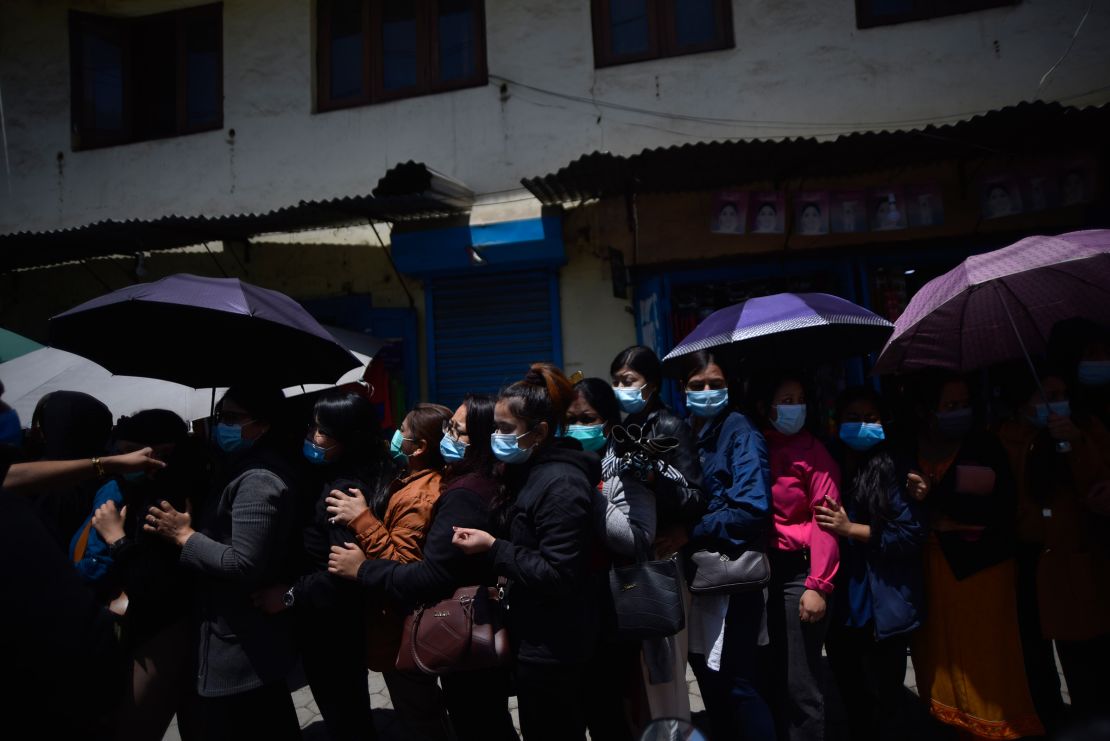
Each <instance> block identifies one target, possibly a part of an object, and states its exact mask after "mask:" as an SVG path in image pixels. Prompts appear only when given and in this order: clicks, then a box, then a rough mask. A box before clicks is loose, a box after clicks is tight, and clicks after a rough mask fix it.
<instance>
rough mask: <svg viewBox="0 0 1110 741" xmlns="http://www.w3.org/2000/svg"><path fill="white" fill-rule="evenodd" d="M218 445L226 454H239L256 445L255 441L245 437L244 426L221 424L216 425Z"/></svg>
mask: <svg viewBox="0 0 1110 741" xmlns="http://www.w3.org/2000/svg"><path fill="white" fill-rule="evenodd" d="M216 445H218V446H220V450H222V451H224V452H225V453H237V452H239V451H240V450H246V449H247V448H249V447H250V446H252V445H254V440H247V439H245V438H244V437H243V425H229V424H225V423H223V422H220V423H219V424H218V425H216Z"/></svg>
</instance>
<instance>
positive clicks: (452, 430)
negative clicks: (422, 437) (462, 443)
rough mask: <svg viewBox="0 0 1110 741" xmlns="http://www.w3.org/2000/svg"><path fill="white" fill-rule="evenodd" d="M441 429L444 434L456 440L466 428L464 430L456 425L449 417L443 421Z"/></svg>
mask: <svg viewBox="0 0 1110 741" xmlns="http://www.w3.org/2000/svg"><path fill="white" fill-rule="evenodd" d="M442 430H443V434H444V435H446V436H447V437H450V438H452V439H454V440H458V439H459V438H460V437H462V436H463V435H465V434H466V430H464V429H463V428H462V427H460V426H459V425H458V423H457V422H455V421H454V420H451V419H449V420H447V421H446V422H444V423H443V428H442Z"/></svg>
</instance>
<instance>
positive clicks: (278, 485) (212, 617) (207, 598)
mask: <svg viewBox="0 0 1110 741" xmlns="http://www.w3.org/2000/svg"><path fill="white" fill-rule="evenodd" d="M293 496H294V493H293V492H292V491H291V490H290V488H289V486H288V485H287V484H286V482H285V481H284V480H282V479H281V477H279V476H278V475H277V474H275V473H273V472H272V471H269V470H267V469H264V468H251V469H248V470H246V471H244V472H242V473H241V474H239V475H238V476H237V477H236V478H234V479H233V480H232V481H231V482H230V483H229V484H228V485H227V486H226V487H225V488H224V490H223V491H222V492H221V493H220V497H219V501H218V502H217V503H216V507H215V510H214V511H213V512H212V513H211V518H210V519H209V520H208V522H207V523H206V526H205V527H204V528H203V530H202V531H200V532H197V533H196V534H194V535H192V536H191V537H190V538H189V540H188V541H186V542H185V547H184V548H182V549H181V563H182V564H183V565H184V566H186V567H187V568H189V569H191V570H193V571H194V572H196V573H197V574H199V577H200V578H199V579H198V580H197V600H198V603H199V609H200V636H199V645H198V653H199V665H198V669H197V692H198V693H199V694H200V695H201V696H202V697H223V696H227V695H235V694H239V693H241V692H246V691H248V690H252V689H256V688H258V687H261V686H262V685H264V684H269V683H271V682H275V681H280V680H282V679H284V677H285V675H286V674H288V672H289V670H290V668H291V667H292V664H293V662H294V660H295V649H294V644H293V636H292V626H291V625H290V623H289V616H288V615H287V614H286V613H279V614H277V615H265V614H264V613H263V612H262V611H261V610H259V609H258V608H257V607H255V606H254V605H253V604H252V603H251V597H250V596H251V593H252V592H254V591H255V590H257V589H259V588H261V587H264V586H269V585H273V584H276V583H278V582H279V581H280V579H281V577H282V576H284V575H285V574H284V573H283V567H284V565H285V560H286V559H287V558H288V555H289V552H290V545H291V543H292V535H293V531H294V525H295V509H296V508H295V505H294V500H293Z"/></svg>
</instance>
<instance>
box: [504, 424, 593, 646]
mask: <svg viewBox="0 0 1110 741" xmlns="http://www.w3.org/2000/svg"><path fill="white" fill-rule="evenodd" d="M510 468H517V470H515V471H512V472H511V474H510V475H511V478H514V479H516V480H518V481H523V483H522V484H521V486H520V488H519V489H517V490H516V497H515V502H514V504H513V507H512V511H511V520H510V522H509V538H508V539H507V540H506V539H502V538H499V539H498V540H497V541H496V542H495V543H494V544H493V550H492V551H491V555H492V557H493V563H494V569H495V570H496V572H497V574H498V575H499V576H506V577H508V578H509V579H511V580H512V584H511V586H510V589H509V597H508V602H509V608H510V609H509V613H508V615H509V621H510V622H509V635H510V637H511V639H512V643H513V648H514V649H515V653H516V657H517V660H518V661H524V662H531V663H540V664H575V663H582V662H585V661H588V660H589V659H590V658H591V657H592V656H593V654H594V650H595V648H596V644H597V638H598V631H599V625H600V620H599V615H600V608H601V605H599V604H598V603H597V602H596V600H594V599H593V594H594V590H593V576H592V575H591V569H590V555H591V552H592V549H593V539H594V529H593V519H592V518H593V507H592V504H591V500H592V498H593V497H594V496H596V489H597V484H598V482H599V481H600V480H601V460H600V459H599V458H598V457H597V455H595V454H593V453H587V452H584V451H582V450H581V449H580V447H579V446H578V444H577V442H576V441H572V440H569V441H568V440H565V439H559V440H557V441H556V443H555V444H554V445H552V446H549V447H546V448H542V449H540V450H538V451H536V453H535V454H534V455H533V456H532V458H531V460H529V461H528V462H527V463H525V464H522V465H521V466H519V467H510Z"/></svg>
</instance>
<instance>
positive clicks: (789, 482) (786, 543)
mask: <svg viewBox="0 0 1110 741" xmlns="http://www.w3.org/2000/svg"><path fill="white" fill-rule="evenodd" d="M764 435H765V436H766V438H767V450H768V455H769V457H770V465H771V508H772V509H773V510H774V513H775V542H774V547H775V548H777V549H779V550H781V551H800V550H802V549H803V548H808V549H809V577H808V578H807V579H806V589H815V590H817V591H819V592H824V593H825V594H831V593H832V591H833V576H835V575H836V569H837V567H838V566H839V565H840V547H839V546H838V545H837V542H836V536H835V535H832V534H831V533H827V532H825V531H824V530H822V529H821V528H819V527H817V523H816V522H814V519H813V517H814V507H817V506H818V505H819V504H821V503H822V501H823V500H824V498H825V497H826V496H828V498H829V499H831V500H833V501H834V502H839V501H840V469H839V468H838V467H837V465H836V461H834V460H833V459H832V456H830V455H829V451H827V450H825V446H824V445H822V444H821V443H820V441H818V440H817V438H815V437H814V436H813V435H811V434H810V433H809V432H807V431H806V430H802V431H801V432H799V433H798V434H796V435H783V434H782V433H780V432H779V431H778V430H774V429H772V430H767V431H765V432H764Z"/></svg>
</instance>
